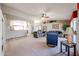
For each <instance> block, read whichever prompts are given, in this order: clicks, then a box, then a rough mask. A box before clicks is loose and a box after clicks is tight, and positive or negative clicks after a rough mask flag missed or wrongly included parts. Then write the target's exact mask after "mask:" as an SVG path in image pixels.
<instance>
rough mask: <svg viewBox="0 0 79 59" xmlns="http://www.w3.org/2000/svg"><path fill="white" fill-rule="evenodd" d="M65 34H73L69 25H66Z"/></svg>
mask: <svg viewBox="0 0 79 59" xmlns="http://www.w3.org/2000/svg"><path fill="white" fill-rule="evenodd" d="M66 34H68V35H73V34H74V32H73V29H72V28H71V27H68V28H67V29H66Z"/></svg>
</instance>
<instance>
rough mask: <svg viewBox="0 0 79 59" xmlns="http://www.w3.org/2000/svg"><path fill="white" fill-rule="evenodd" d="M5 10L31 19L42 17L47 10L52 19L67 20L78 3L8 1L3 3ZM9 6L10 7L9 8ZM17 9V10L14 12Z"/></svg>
mask: <svg viewBox="0 0 79 59" xmlns="http://www.w3.org/2000/svg"><path fill="white" fill-rule="evenodd" d="M2 5H3V6H2V8H3V12H5V13H8V14H13V15H20V14H21V15H20V16H21V17H22V15H23V14H24V15H23V17H25V18H28V17H29V18H30V19H40V17H41V14H42V13H43V12H45V13H46V14H47V15H48V16H49V17H50V18H51V20H66V19H69V18H70V15H71V13H72V11H74V10H76V4H71V3H9V4H8V3H6V4H2ZM7 8H8V9H7ZM6 9H7V11H6ZM14 10H16V12H13V11H14Z"/></svg>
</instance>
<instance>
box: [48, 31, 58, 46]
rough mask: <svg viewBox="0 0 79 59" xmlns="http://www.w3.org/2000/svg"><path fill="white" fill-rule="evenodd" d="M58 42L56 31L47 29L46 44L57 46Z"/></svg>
mask: <svg viewBox="0 0 79 59" xmlns="http://www.w3.org/2000/svg"><path fill="white" fill-rule="evenodd" d="M57 44H58V33H57V32H53V31H49V32H48V33H47V45H51V46H57Z"/></svg>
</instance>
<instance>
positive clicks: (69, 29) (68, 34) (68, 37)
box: [66, 27, 74, 43]
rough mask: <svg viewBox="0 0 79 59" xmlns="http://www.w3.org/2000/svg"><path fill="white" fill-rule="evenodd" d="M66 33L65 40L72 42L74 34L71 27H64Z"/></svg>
mask: <svg viewBox="0 0 79 59" xmlns="http://www.w3.org/2000/svg"><path fill="white" fill-rule="evenodd" d="M66 34H67V42H68V43H72V39H73V35H74V31H73V29H72V28H71V27H68V28H67V29H66Z"/></svg>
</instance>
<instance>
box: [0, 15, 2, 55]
mask: <svg viewBox="0 0 79 59" xmlns="http://www.w3.org/2000/svg"><path fill="white" fill-rule="evenodd" d="M0 55H2V17H1V13H0Z"/></svg>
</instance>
